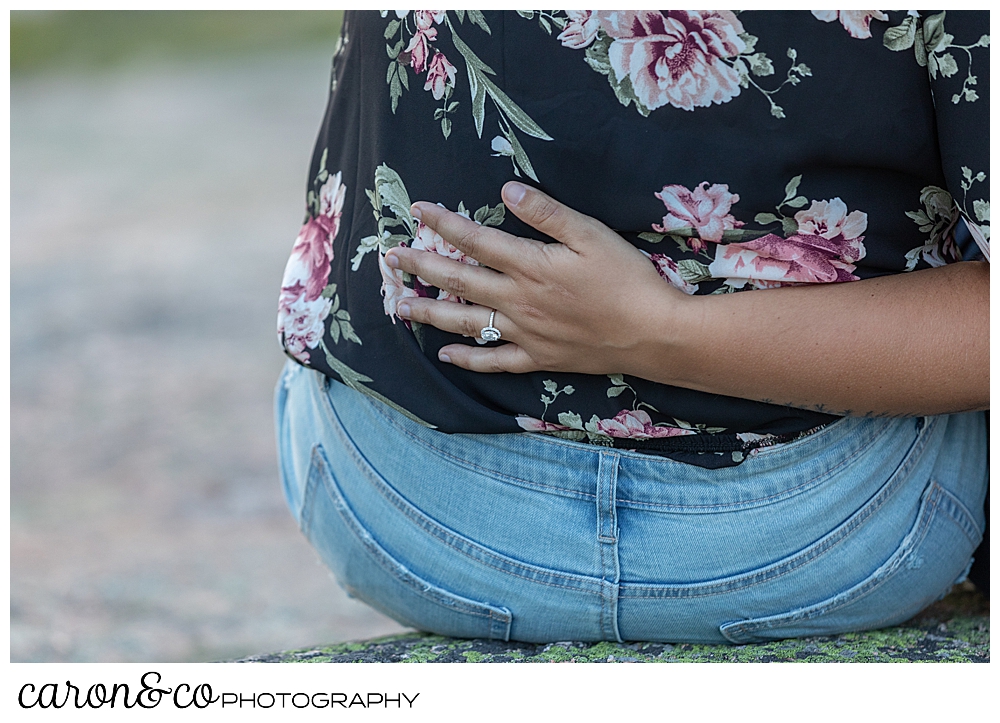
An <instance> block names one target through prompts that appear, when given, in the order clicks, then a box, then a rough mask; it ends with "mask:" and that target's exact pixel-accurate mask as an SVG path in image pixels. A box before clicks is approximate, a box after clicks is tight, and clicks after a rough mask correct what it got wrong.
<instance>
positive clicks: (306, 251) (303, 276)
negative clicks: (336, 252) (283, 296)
mask: <svg viewBox="0 0 1000 723" xmlns="http://www.w3.org/2000/svg"><path fill="white" fill-rule="evenodd" d="M340 179H341V176H340V173H339V172H338V173H336V174H335V175H333V176H330V177H329V178H328V179H327V181H326V183H325V184H323V187H322V188H320V191H319V200H320V209H319V214H318V215H317V216H314V217H312V218H310V219H309V220H308V221H306V223H305V225H303V226H302V229H301V230H300V231H299V235H298V237H297V238H296V239H295V245H294V246H293V247H292V254H291V256H290V257H289V258H288V263H287V265H286V266H285V274H284V277H283V278H282V281H281V287H282V289H284V288H286V287H290V286H294V285H295V284H303V285H304V286H305V288H306V296H305V298H306V301H314V300H315V299H316V298H318V297H319V295H320V294H321V293H323V289H324V288H326V285H327V282H328V280H329V277H330V262H331V261H333V239H334V238H335V237H336V236H337V233H338V232H339V231H340V217H341V214H342V212H343V208H344V198H345V197H346V196H347V186H345V185H344V184H342V183H341V182H340Z"/></svg>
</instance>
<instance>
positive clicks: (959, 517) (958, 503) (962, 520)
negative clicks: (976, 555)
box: [941, 486, 983, 548]
mask: <svg viewBox="0 0 1000 723" xmlns="http://www.w3.org/2000/svg"><path fill="white" fill-rule="evenodd" d="M941 490H942V492H943V494H944V500H943V501H942V509H943V510H944V512H946V513H947V514H948V516H949V517H951V519H952V520H954V521H955V523H956V524H957V525H958V526H959V527H960V528H962V532H964V533H965V536H966V537H968V538H969V542H971V543H972V547H973V548H976V547H978V546H979V543H980V542H982V541H983V531H982V530H980V529H979V525H978V524H976V518H975V516H974V515H973V514H972V513H971V512H969V508H968V507H966V506H965V504H963V502H962V500H960V499H959V498H958V497H956V496H955V495H953V494H952V493H951V492H950V491H949V490H947V489H946V488H944V487H943V486H942V487H941ZM944 502H946V503H947V506H944V505H943V503H944Z"/></svg>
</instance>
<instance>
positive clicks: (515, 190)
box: [503, 182, 527, 206]
mask: <svg viewBox="0 0 1000 723" xmlns="http://www.w3.org/2000/svg"><path fill="white" fill-rule="evenodd" d="M526 190H527V189H525V187H524V186H522V185H521V184H520V183H516V182H511V183H508V184H507V185H506V186H504V187H503V197H504V198H505V199H506V200H507V201H508V202H509V203H510V205H511V206H516V205H517V204H519V203H520V202H521V199H522V198H524V194H525V191H526Z"/></svg>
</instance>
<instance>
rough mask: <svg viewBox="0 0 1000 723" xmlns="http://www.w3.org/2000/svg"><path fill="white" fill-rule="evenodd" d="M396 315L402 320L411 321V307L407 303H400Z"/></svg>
mask: <svg viewBox="0 0 1000 723" xmlns="http://www.w3.org/2000/svg"><path fill="white" fill-rule="evenodd" d="M396 315H397V316H399V317H400V318H402V319H409V318H410V305H409V304H407V303H406V302H405V301H404V302H402V303H400V304H399V306H397V307H396Z"/></svg>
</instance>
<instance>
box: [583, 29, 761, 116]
mask: <svg viewBox="0 0 1000 723" xmlns="http://www.w3.org/2000/svg"><path fill="white" fill-rule="evenodd" d="M598 15H599V17H600V22H601V27H602V28H603V29H604V30H605V32H607V33H608V35H610V36H611V37H612V38H614V41H613V42H612V43H611V46H610V47H609V48H608V59H609V61H610V62H611V67H612V68H613V70H614V73H615V76H616V77H617V79H618V80H619V82H620V81H621V80H622V79H623V78H625V77H626V76H628V78H629V80H630V81H631V83H632V90H633V92H634V93H635V96H636V98H638V99H639V101H640V102H641V103H642V104H643V105H644V106H646V107H647V108H649V109H650V110H653V109H656V108H659V107H660V106H663V105H667V104H670V105H672V106H674V107H675V108H681V109H683V110H694V108H695V107H696V106H697V107H707V106H710V105H711V104H712V103H719V104H721V103H725V102H727V101H729V100H732V99H733V98H735V97H736V96H737V95H739V93H740V83H739V73H737V72H736V70H735V69H734V68H733V67H732V66H731V65H729V64H728V63H726V62H725V59H727V58H733V57H736V56H737V55H739V54H740V53H741V52H743V51H744V50H746V43H744V42H743V40H742V39H741V38H740V37H739V36H740V34H741V33H743V32H744V31H743V24H742V23H741V22H740V21H739V20H738V19H737V18H736V16H735V15H734V14H733V13H732V12H730V11H728V10H720V11H709V10H670V11H667V12H666V13H665V14H664V13H660V12H658V11H653V10H639V11H636V10H628V11H600V12H599V13H598Z"/></svg>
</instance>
